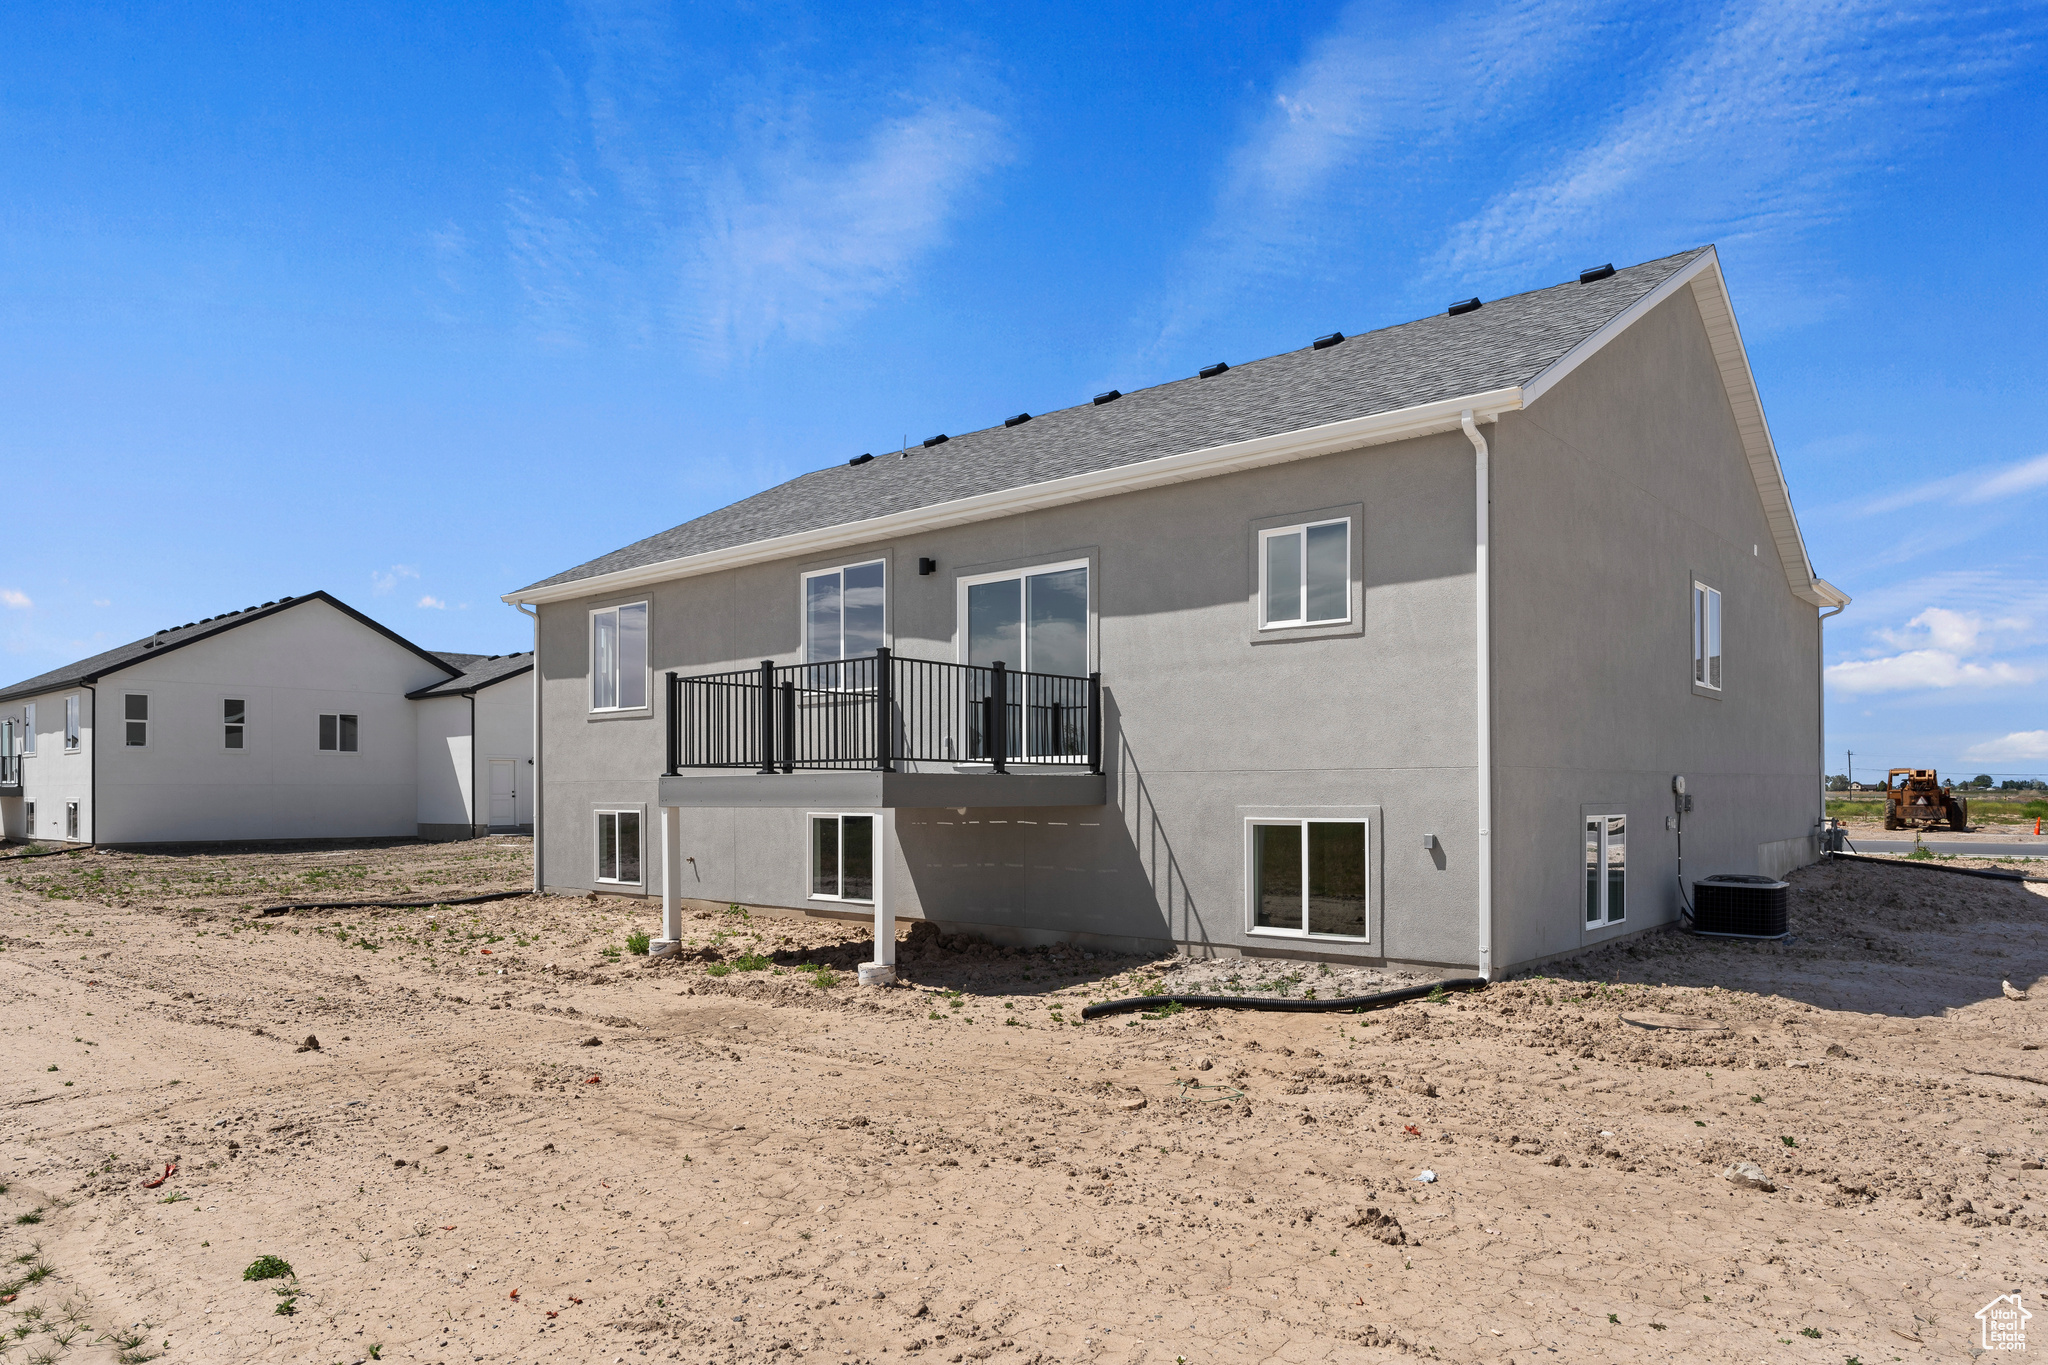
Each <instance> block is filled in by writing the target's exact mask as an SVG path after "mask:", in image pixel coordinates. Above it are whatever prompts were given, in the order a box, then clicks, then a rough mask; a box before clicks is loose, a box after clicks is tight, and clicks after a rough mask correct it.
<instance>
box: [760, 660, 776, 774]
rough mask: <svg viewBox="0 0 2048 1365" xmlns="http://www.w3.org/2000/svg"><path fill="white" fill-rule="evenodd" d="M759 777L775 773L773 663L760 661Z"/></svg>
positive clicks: (771, 661) (772, 661)
mask: <svg viewBox="0 0 2048 1365" xmlns="http://www.w3.org/2000/svg"><path fill="white" fill-rule="evenodd" d="M760 685H761V736H760V739H761V745H760V747H761V775H762V776H764V777H772V776H774V773H775V661H774V660H773V659H763V660H761V684H760Z"/></svg>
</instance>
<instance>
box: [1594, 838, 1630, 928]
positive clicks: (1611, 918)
mask: <svg viewBox="0 0 2048 1365" xmlns="http://www.w3.org/2000/svg"><path fill="white" fill-rule="evenodd" d="M1627 881H1628V817H1627V816H1626V815H1589V816H1587V817H1586V926H1587V927H1588V928H1596V927H1598V926H1600V925H1605V924H1619V923H1621V920H1622V916H1623V913H1624V912H1625V911H1626V910H1627V909H1628V896H1627Z"/></svg>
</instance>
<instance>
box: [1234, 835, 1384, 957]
mask: <svg viewBox="0 0 2048 1365" xmlns="http://www.w3.org/2000/svg"><path fill="white" fill-rule="evenodd" d="M1246 826H1247V833H1248V836H1249V847H1248V850H1247V855H1248V857H1249V860H1250V873H1251V875H1250V876H1249V877H1248V878H1247V879H1246V880H1247V883H1248V885H1249V888H1250V892H1251V932H1253V933H1254V934H1279V935H1287V936H1290V937H1296V938H1347V939H1363V938H1365V937H1366V910H1367V904H1366V900H1367V897H1366V880H1365V873H1366V844H1365V836H1366V821H1364V820H1250V821H1247V822H1246Z"/></svg>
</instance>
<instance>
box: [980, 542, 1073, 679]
mask: <svg viewBox="0 0 2048 1365" xmlns="http://www.w3.org/2000/svg"><path fill="white" fill-rule="evenodd" d="M1071 569H1086V570H1087V571H1088V625H1087V633H1088V666H1087V667H1086V668H1084V669H1082V670H1081V674H1080V676H1081V677H1084V678H1085V677H1087V676H1088V675H1089V674H1090V673H1092V672H1094V671H1095V670H1096V669H1097V668H1098V667H1100V665H1099V664H1097V663H1096V661H1095V558H1094V556H1093V555H1083V556H1081V557H1080V558H1078V559H1054V560H1047V561H1045V562H1044V563H1036V562H1034V563H1030V564H1025V565H1023V566H1021V567H1019V568H1014V569H991V570H988V571H987V572H985V573H963V574H959V575H957V576H955V578H954V579H953V658H954V661H955V662H957V663H962V664H964V663H966V662H967V654H968V650H969V648H970V647H971V643H972V642H971V641H970V640H969V638H968V628H967V590H968V589H969V588H973V587H977V586H979V585H981V584H983V583H1000V582H1002V581H1004V580H1005V579H1010V578H1014V579H1016V580H1017V584H1018V587H1017V591H1018V593H1019V594H1020V597H1019V601H1020V602H1021V601H1022V600H1023V599H1022V597H1021V594H1022V593H1023V591H1024V587H1023V584H1024V580H1025V579H1027V578H1036V577H1037V576H1038V575H1040V574H1051V573H1066V572H1068V571H1069V570H1071ZM1026 609H1027V610H1028V608H1026ZM1029 639H1030V636H1029V634H1028V633H1025V632H1022V631H1020V633H1019V637H1018V649H1019V651H1020V652H1022V651H1024V650H1026V649H1028V648H1029V643H1028V642H1029ZM1003 667H1004V668H1006V669H1008V670H1009V671H1010V672H1012V673H1016V672H1024V673H1034V672H1037V671H1039V670H1037V669H1034V668H1031V667H1030V666H1029V665H1028V664H1024V663H1012V662H1010V661H1009V660H1008V659H1005V660H1003Z"/></svg>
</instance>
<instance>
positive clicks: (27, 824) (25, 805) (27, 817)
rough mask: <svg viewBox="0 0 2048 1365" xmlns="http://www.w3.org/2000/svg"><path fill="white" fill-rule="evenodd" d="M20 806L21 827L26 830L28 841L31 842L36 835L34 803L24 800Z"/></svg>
mask: <svg viewBox="0 0 2048 1365" xmlns="http://www.w3.org/2000/svg"><path fill="white" fill-rule="evenodd" d="M21 806H22V828H23V829H24V830H26V831H27V833H28V837H29V842H31V843H33V842H35V837H36V803H35V802H33V801H24V802H22V803H21Z"/></svg>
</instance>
